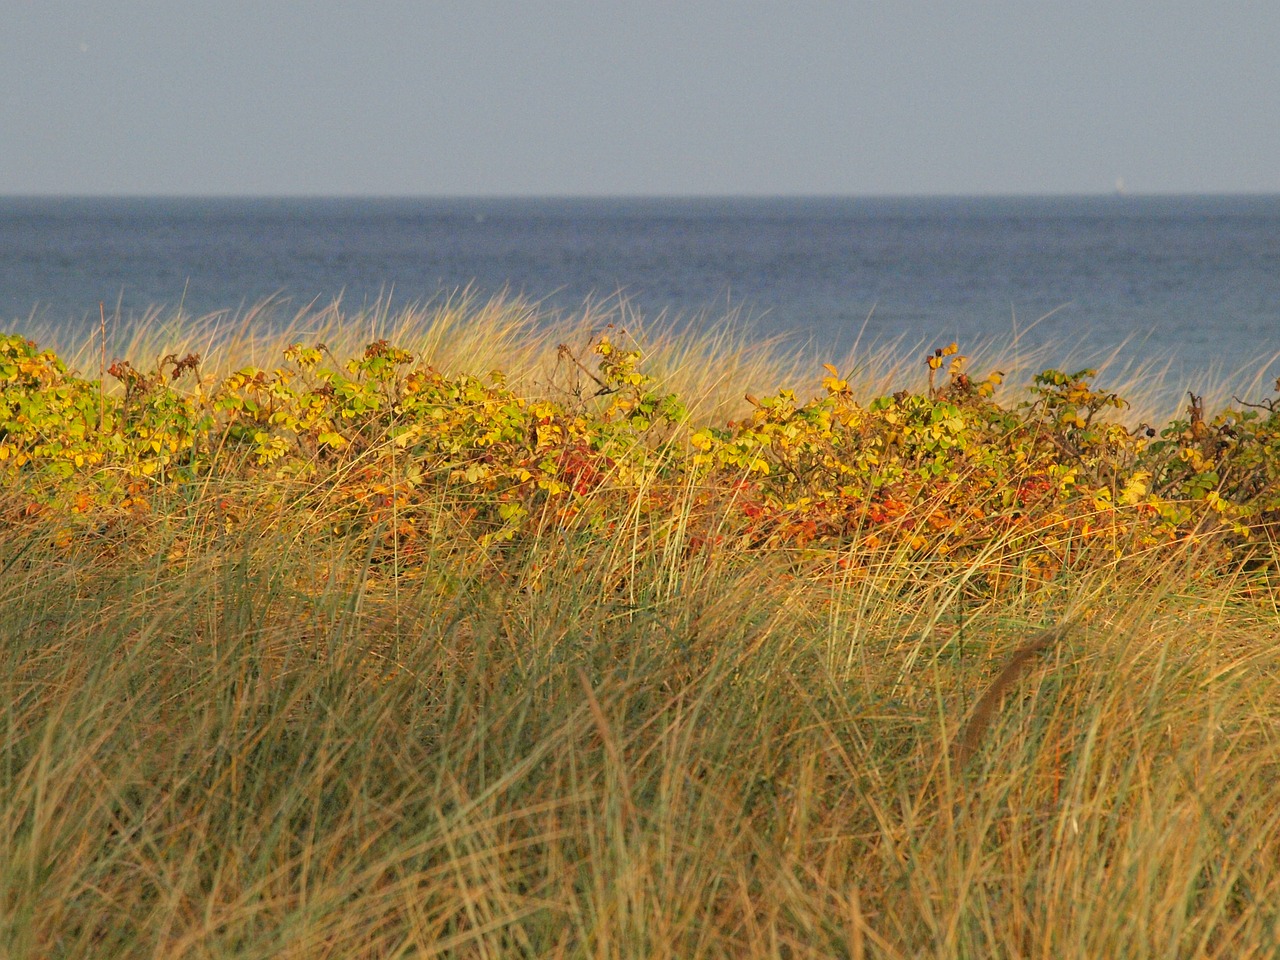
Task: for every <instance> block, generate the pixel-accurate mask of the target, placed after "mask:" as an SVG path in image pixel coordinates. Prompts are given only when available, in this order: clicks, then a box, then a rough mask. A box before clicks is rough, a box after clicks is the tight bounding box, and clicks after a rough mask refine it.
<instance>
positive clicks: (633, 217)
mask: <svg viewBox="0 0 1280 960" xmlns="http://www.w3.org/2000/svg"><path fill="white" fill-rule="evenodd" d="M462 291H467V292H469V294H470V295H471V296H473V297H480V298H488V297H490V296H496V295H507V296H521V297H524V298H527V299H529V300H532V301H536V302H537V303H538V304H539V305H540V306H541V309H542V310H543V311H544V312H545V313H546V314H547V315H548V316H551V315H555V314H557V313H560V314H572V313H574V312H576V311H580V310H582V309H583V308H584V307H585V306H587V305H591V306H592V307H593V309H597V310H600V309H604V310H607V309H609V308H610V307H611V306H612V307H617V306H618V305H619V304H625V309H626V311H627V314H628V315H629V316H631V317H633V318H637V319H638V321H639V322H641V323H643V324H648V325H652V326H655V327H656V326H662V325H674V326H678V327H686V328H693V329H697V330H711V329H715V328H717V327H719V326H722V325H725V324H732V325H734V326H736V327H737V328H738V329H739V330H742V331H745V332H746V334H747V335H748V336H750V337H760V338H773V339H777V340H779V341H781V342H782V343H783V344H785V345H788V346H795V347H799V348H806V349H811V350H812V351H814V352H815V353H817V354H819V355H829V356H831V357H833V358H835V357H844V356H847V355H848V354H849V353H850V351H855V350H856V349H865V350H873V349H877V348H884V347H896V348H903V349H918V348H921V347H923V348H931V347H933V346H935V345H936V346H941V345H945V344H946V343H949V342H951V341H958V342H960V344H961V345H962V347H965V348H966V349H967V348H968V347H969V346H970V345H973V344H986V345H991V344H1001V343H1006V344H1007V343H1016V344H1019V345H1021V346H1025V347H1027V348H1036V349H1040V350H1046V351H1048V356H1049V358H1050V359H1056V358H1057V357H1059V356H1060V357H1061V358H1062V359H1061V362H1062V363H1064V364H1065V363H1067V362H1068V361H1070V360H1073V359H1075V358H1080V357H1084V358H1089V357H1100V356H1111V357H1112V358H1113V362H1120V363H1122V364H1126V365H1129V366H1134V365H1137V366H1141V365H1142V364H1149V363H1153V362H1154V363H1157V364H1160V365H1162V366H1163V368H1164V369H1165V370H1166V372H1168V371H1172V375H1173V376H1174V377H1181V378H1184V379H1189V381H1190V382H1194V380H1195V378H1196V377H1202V376H1210V375H1213V376H1218V377H1232V376H1234V377H1239V376H1240V375H1242V374H1259V375H1262V376H1275V375H1277V374H1280V362H1277V353H1278V352H1280V196H1276V195H1267V196H1239V195H1226V196H1123V195H1115V196H1072V197H902V198H840V197H813V198H795V197H785V198H784V197H778V198H666V199H659V198H643V199H642V198H590V199H587V198H577V199H575V198H541V199H535V198H448V199H442V198H434V199H433V198H380V199H369V198H343V199H339V198H329V199H324V198H306V199H303V198H242V199H233V198H206V199H200V198H161V197H155V198H151V197H148V198H84V197H57V198H54V197H8V198H0V328H4V329H7V330H10V331H19V332H23V331H25V330H27V329H47V328H50V327H57V328H59V329H66V328H67V327H68V326H70V327H72V328H76V327H78V326H81V325H83V326H84V328H85V329H86V330H87V329H89V328H90V327H96V325H97V324H98V322H99V303H103V304H104V305H105V310H106V313H107V315H108V316H109V317H110V318H111V320H112V323H113V324H116V325H119V324H122V323H123V324H129V323H136V322H139V321H142V320H144V319H145V318H148V317H152V318H154V317H155V316H157V315H164V314H165V313H169V314H173V313H174V312H175V311H181V312H182V314H184V315H188V316H195V317H198V316H204V315H209V314H224V315H227V316H229V317H234V316H236V315H243V313H244V311H246V310H247V309H248V308H250V307H252V306H254V305H255V304H258V303H260V302H262V301H264V300H267V299H268V298H270V300H271V302H272V303H273V304H274V305H275V309H273V310H269V311H265V312H263V313H262V314H261V316H262V317H263V319H262V320H261V321H260V322H262V323H271V322H274V321H273V320H272V319H271V318H272V317H279V318H286V319H287V318H292V317H293V316H294V314H295V313H296V312H297V311H298V310H300V309H303V308H305V307H307V305H309V304H314V305H316V306H321V307H323V306H328V305H329V304H332V303H333V302H335V301H340V303H341V304H342V307H343V308H344V310H346V311H347V312H349V313H351V314H355V313H358V312H359V311H362V310H367V309H373V308H375V307H376V308H379V309H389V310H390V311H391V312H392V313H394V312H395V311H396V310H397V309H399V308H402V307H407V306H410V305H424V304H426V305H429V304H431V303H439V302H443V301H444V300H447V299H448V298H450V297H455V298H456V297H457V296H458V295H459V294H460V293H461V292H462ZM1116 358H1118V361H1117V360H1116Z"/></svg>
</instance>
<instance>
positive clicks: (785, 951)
mask: <svg viewBox="0 0 1280 960" xmlns="http://www.w3.org/2000/svg"><path fill="white" fill-rule="evenodd" d="M264 309H265V308H264ZM253 318H254V315H253V314H252V313H247V314H246V315H245V316H244V317H242V318H240V322H239V323H238V324H233V325H232V329H230V330H228V329H227V328H226V318H208V319H206V320H204V321H198V320H191V321H184V322H183V323H181V324H179V325H177V326H172V325H171V326H170V327H168V328H166V327H165V326H164V325H163V323H158V324H157V325H153V326H151V327H149V328H146V329H142V330H139V331H137V332H134V333H130V334H129V335H128V336H129V342H128V343H123V342H122V343H118V344H114V345H111V350H110V351H109V352H112V353H117V354H119V355H122V356H123V355H129V356H132V357H136V358H140V359H146V358H147V357H148V356H150V355H152V354H154V355H155V356H160V355H163V354H166V353H179V354H181V353H183V352H185V351H187V350H196V351H199V352H201V353H204V354H206V355H207V356H208V360H207V361H206V363H207V364H208V365H209V367H210V368H211V369H217V370H221V371H228V370H231V369H234V368H235V367H237V366H239V365H242V364H245V363H249V362H257V363H264V364H265V363H267V362H268V358H270V357H272V356H273V355H277V354H278V352H279V348H280V347H281V346H282V345H283V344H285V343H288V342H290V341H291V340H294V339H299V338H301V336H302V335H303V334H304V333H305V334H306V336H307V338H309V339H322V340H324V341H325V342H327V343H328V344H329V345H330V346H331V348H332V349H333V350H334V352H335V353H338V354H341V353H343V352H344V351H346V352H350V351H351V350H352V349H354V348H355V347H357V346H359V345H363V344H364V343H366V342H368V341H369V340H372V339H380V338H384V337H385V338H387V339H389V340H392V341H393V342H396V343H397V344H398V345H401V346H403V347H405V348H406V349H409V350H411V351H413V352H414V353H416V354H418V355H420V356H424V357H427V358H429V359H430V361H431V362H432V363H433V364H435V365H436V366H438V367H439V368H441V369H454V370H468V371H471V372H478V373H483V372H486V371H488V370H490V369H493V368H500V369H502V370H503V371H504V372H506V373H507V375H508V377H509V378H510V380H511V381H512V382H515V383H519V384H520V385H521V389H522V390H523V391H525V392H527V393H528V394H529V395H536V394H538V393H539V392H545V393H547V394H552V393H554V392H555V391H558V390H564V389H566V384H567V383H568V382H569V377H570V376H571V374H572V371H571V370H569V369H567V368H566V365H565V361H564V358H563V357H562V356H561V354H560V353H559V351H558V346H559V345H560V344H561V343H568V344H574V343H579V342H582V340H583V338H584V337H585V336H586V335H587V333H588V331H589V330H591V329H594V328H596V327H598V326H599V325H600V324H601V323H607V322H613V323H615V325H617V326H618V327H625V328H627V329H628V330H631V331H633V332H634V334H635V335H636V336H638V337H642V339H643V340H644V342H645V343H646V346H647V349H648V350H649V352H650V354H651V356H650V362H651V364H652V366H653V369H655V370H656V371H658V372H659V373H660V375H661V376H662V378H663V379H664V382H666V383H668V384H669V385H670V386H671V388H672V389H675V390H677V391H678V392H680V393H681V394H682V395H683V396H685V397H688V398H690V399H691V400H692V401H693V403H692V407H693V416H694V417H695V418H705V419H707V420H714V419H717V418H721V419H723V418H725V417H731V416H734V415H736V413H735V412H737V411H741V410H742V409H743V404H744V403H745V401H744V400H743V399H742V398H743V396H744V395H745V394H746V393H748V392H751V391H757V392H763V391H768V390H770V389H776V388H778V387H780V386H791V387H794V388H796V389H797V392H803V391H804V389H805V388H806V384H807V383H812V384H813V385H816V382H817V380H818V378H819V377H820V376H821V374H820V373H817V372H816V371H815V370H814V368H813V367H814V362H815V360H816V361H818V362H821V361H822V360H830V361H831V362H833V363H836V364H840V365H841V367H840V368H841V370H842V372H843V371H844V370H850V371H852V376H851V381H852V383H853V388H854V390H855V392H857V393H858V394H859V395H860V396H864V397H866V398H868V399H869V398H870V397H871V396H873V395H876V394H877V393H881V392H885V391H886V390H892V389H899V388H903V387H909V386H917V387H918V386H919V383H920V382H922V380H923V369H922V368H921V369H919V370H917V369H916V367H917V365H918V357H914V354H912V356H907V353H908V352H909V351H899V352H898V353H895V352H894V350H892V349H888V348H886V349H885V350H884V351H882V352H880V353H878V354H876V353H872V354H869V355H858V354H855V355H854V356H852V357H849V358H826V357H813V356H811V355H809V353H807V352H806V351H802V350H791V351H789V352H788V351H782V350H781V349H780V348H779V347H778V346H777V345H768V344H766V345H763V346H762V345H758V344H754V343H752V342H751V341H749V340H748V339H746V338H745V337H740V336H737V335H735V334H733V333H727V334H723V335H716V334H703V335H696V334H684V335H679V334H669V335H666V336H663V335H662V334H661V333H660V332H658V333H654V332H649V333H647V334H643V335H642V334H641V333H640V331H639V329H638V324H637V323H636V318H632V317H629V316H626V315H625V311H623V312H622V313H621V314H619V313H617V312H614V313H606V314H604V315H597V314H593V313H591V312H589V311H588V312H585V313H584V314H581V315H577V316H572V317H567V318H562V319H560V320H559V321H558V322H548V320H547V318H546V317H544V316H543V315H541V314H540V313H539V312H538V310H537V309H536V308H535V307H533V306H531V305H528V304H524V303H521V302H520V301H518V300H503V301H495V302H488V303H482V302H476V301H471V300H467V299H465V298H463V299H462V300H458V301H454V302H447V303H443V304H439V305H435V306H429V307H423V308H416V309H409V310H405V311H402V312H398V313H392V312H390V311H388V310H374V311H371V312H369V313H366V314H360V315H357V316H349V315H346V314H343V313H342V312H341V311H340V310H338V309H331V310H319V311H314V312H307V313H303V314H299V315H296V316H295V317H293V318H291V319H289V320H288V322H287V324H285V325H284V326H283V328H276V329H275V332H272V333H267V334H257V333H255V332H254V331H255V329H256V328H255V325H254V322H253ZM219 324H221V326H219ZM23 332H24V333H27V331H23ZM28 335H31V336H34V337H36V338H37V339H42V340H43V339H44V337H45V336H49V337H51V338H53V339H55V340H56V339H57V337H59V336H63V334H61V333H59V332H57V331H44V332H42V331H32V332H29V333H28ZM57 346H58V347H59V349H60V350H61V351H62V352H63V353H64V355H65V356H68V357H71V358H72V361H73V363H74V365H76V366H77V367H79V368H80V369H81V370H82V371H84V372H86V373H88V374H89V375H95V374H96V370H97V367H98V365H99V363H100V360H99V356H100V352H101V351H100V346H99V345H98V344H97V343H95V342H94V341H93V339H92V336H89V337H86V338H84V339H83V342H73V340H72V339H64V340H62V342H59V343H57ZM108 359H110V358H109V357H108ZM1067 359H1069V358H1067ZM1104 359H1105V358H1104ZM1015 361H1017V362H1018V363H1021V364H1023V369H1038V366H1043V365H1049V364H1051V363H1059V364H1061V365H1064V366H1065V365H1067V360H1066V359H1063V358H1054V357H1045V356H1043V355H1040V354H1035V355H1032V356H1030V357H1026V356H1022V355H1021V352H1020V351H1018V350H1017V349H1016V345H1013V346H1005V347H1000V346H999V345H995V346H991V347H988V348H986V350H985V352H979V353H977V354H976V355H975V358H974V361H973V363H974V368H975V369H976V370H984V369H985V368H988V367H991V368H996V367H1000V368H1005V369H1006V372H1007V373H1008V374H1009V377H1008V382H1009V383H1011V384H1013V383H1019V382H1025V380H1026V378H1025V377H1022V378H1019V377H1018V375H1017V374H1018V371H1017V370H1016V369H1014V366H1015ZM1077 365H1079V366H1085V365H1089V358H1084V359H1083V360H1082V362H1080V363H1078V364H1077ZM1126 375H1127V377H1128V379H1127V380H1121V381H1120V382H1116V381H1107V382H1106V385H1107V387H1108V389H1112V390H1115V391H1116V392H1118V393H1120V394H1121V395H1122V396H1127V397H1129V398H1130V399H1131V400H1132V401H1133V404H1134V409H1133V410H1131V411H1130V412H1129V413H1128V414H1127V415H1129V416H1133V417H1136V418H1150V419H1152V420H1156V419H1159V418H1160V417H1161V416H1162V415H1163V414H1165V413H1167V412H1168V411H1167V410H1166V409H1165V408H1164V407H1162V406H1161V404H1165V405H1168V404H1171V403H1176V402H1178V401H1179V398H1178V397H1177V396H1173V398H1172V399H1170V394H1176V393H1177V392H1178V391H1180V390H1182V389H1184V388H1187V389H1196V391H1197V392H1205V391H1206V390H1207V389H1208V388H1207V387H1196V386H1194V385H1181V384H1179V385H1176V387H1171V385H1170V384H1168V383H1165V382H1160V379H1159V373H1158V369H1146V370H1138V371H1128V372H1127V374H1126ZM1105 378H1106V371H1105V370H1104V373H1103V379H1104V380H1105ZM1010 389H1014V388H1013V387H1010ZM1220 389H1223V390H1225V391H1227V392H1228V393H1227V395H1229V393H1230V392H1236V391H1239V390H1242V389H1244V386H1243V385H1242V384H1240V383H1229V384H1224V385H1222V387H1221V388H1220ZM606 493H607V491H606ZM192 495H193V496H203V497H217V496H218V490H217V489H216V488H213V487H206V488H205V489H203V491H201V492H199V493H196V494H192ZM602 495H605V494H602ZM0 496H3V494H0ZM692 497H693V491H690V502H692ZM172 506H173V508H172V509H171V510H168V511H165V512H163V513H157V514H156V515H154V516H153V517H152V518H151V519H150V520H149V522H148V525H147V526H146V530H145V536H142V537H136V538H132V539H131V540H130V541H129V542H128V543H127V544H126V545H124V546H123V547H121V548H120V549H116V550H112V551H110V552H107V553H104V552H103V551H102V550H101V549H100V548H96V547H95V548H94V549H92V550H90V549H85V550H82V551H77V550H74V549H73V550H68V549H66V547H65V545H64V544H60V543H59V542H57V538H56V536H55V534H54V532H53V531H52V530H51V529H46V527H45V526H43V525H42V524H41V522H40V520H39V518H33V519H31V520H30V521H29V522H22V523H18V522H15V523H12V524H9V525H6V526H4V527H2V528H0V637H3V638H4V641H3V643H2V644H0V658H2V660H3V662H0V683H2V684H3V709H2V711H0V819H2V820H3V823H0V952H2V953H4V954H5V955H7V956H13V957H107V956H110V957H134V956H137V957H142V956H147V957H210V958H212V957H232V956H235V957H264V958H266V957H271V958H277V957H307V958H312V957H343V958H346V957H432V956H440V957H511V956H526V957H637V958H640V957H643V958H657V957H671V958H696V957H793V958H798V957H815V958H817V957H822V958H829V957H850V958H861V957H922V956H924V957H1027V956H1044V957H1055V958H1056V957H1080V958H1085V957H1088V958H1096V957H1147V956H1152V957H1154V956H1162V957H1183V956H1185V957H1196V956H1223V957H1235V956H1274V955H1277V953H1280V917H1278V916H1277V907H1276V904H1280V810H1278V809H1277V806H1276V804H1275V803H1274V800H1273V797H1274V795H1275V792H1276V790H1277V788H1278V787H1280V776H1278V775H1280V699H1278V698H1277V697H1276V696H1275V690H1276V684H1277V680H1280V649H1278V647H1277V643H1276V639H1277V626H1278V625H1280V611H1278V610H1277V607H1276V594H1275V591H1274V585H1273V584H1271V583H1270V582H1269V581H1268V580H1266V579H1265V578H1261V579H1260V578H1259V577H1257V576H1255V575H1253V574H1252V573H1249V572H1246V571H1243V570H1241V571H1236V572H1228V573H1226V574H1216V573H1215V574H1214V575H1209V574H1207V573H1206V568H1205V565H1204V564H1203V563H1202V562H1201V557H1200V556H1199V554H1198V552H1197V551H1198V550H1199V549H1200V548H1199V547H1197V546H1196V545H1195V544H1194V543H1191V542H1189V543H1188V544H1187V546H1186V547H1185V548H1184V549H1183V550H1181V551H1179V552H1176V553H1167V554H1165V555H1163V556H1161V557H1159V558H1155V557H1145V556H1121V557H1115V556H1114V555H1109V556H1108V557H1106V558H1100V559H1097V560H1096V562H1090V563H1087V564H1081V565H1079V566H1077V567H1075V568H1073V569H1072V570H1071V572H1070V573H1069V575H1065V576H1063V577H1059V578H1056V579H1054V580H1052V581H1050V582H1045V581H1043V580H1040V579H1037V578H1036V577H1035V576H1033V575H1031V574H1030V573H1027V572H1026V571H1020V570H1019V569H1018V561H1019V558H1018V557H1017V555H1016V553H1015V554H1013V555H1012V556H1011V557H1010V559H1009V561H1008V562H1009V564H1010V584H1011V585H1010V586H1009V587H1008V588H1007V589H1005V590H1004V591H1002V592H1000V593H999V594H998V595H991V594H986V593H980V592H978V591H976V590H974V589H973V588H972V584H971V582H970V579H969V573H970V571H968V570H967V569H966V568H964V567H963V566H961V567H958V568H957V567H956V566H955V565H951V566H948V567H946V568H942V567H935V566H931V565H930V563H928V562H927V561H920V560H919V559H917V558H913V557H910V556H907V555H904V554H903V553H901V552H895V551H893V550H891V549H888V548H886V549H885V550H884V551H883V552H881V553H879V554H867V555H860V556H859V557H857V558H852V557H842V555H841V554H840V551H839V549H838V548H836V549H834V550H832V551H829V552H827V553H825V554H820V553H812V552H800V551H791V550H772V551H739V550H729V549H716V548H715V547H714V546H713V545H708V544H706V543H702V544H699V545H697V546H696V548H695V545H694V544H693V542H692V539H691V537H688V538H686V536H685V534H684V533H683V530H684V527H683V525H682V524H683V521H684V520H685V519H686V516H685V513H683V512H682V511H686V510H687V509H688V508H687V507H683V508H682V507H681V506H680V505H679V504H677V505H676V506H675V507H673V510H672V515H671V517H670V523H669V526H667V527H665V528H664V529H663V530H661V531H660V533H661V535H660V536H659V535H658V533H656V532H655V531H654V529H653V528H652V527H651V526H649V525H642V524H640V523H639V522H638V520H637V519H636V517H635V516H634V515H633V514H631V513H629V512H628V511H627V510H626V509H625V508H623V507H620V508H618V509H617V512H616V516H615V518H614V519H615V520H616V526H615V528H614V530H613V531H612V532H611V533H610V534H608V535H605V534H599V533H593V532H591V530H590V529H588V528H586V527H585V526H584V527H582V528H575V527H572V526H569V527H565V526H564V525H552V524H548V525H547V526H546V528H545V531H543V532H541V533H539V535H538V536H536V537H534V538H532V539H530V540H528V541H522V542H520V543H519V544H518V545H517V546H515V547H513V548H512V549H511V550H509V551H506V552H505V553H502V554H500V555H499V556H498V557H497V558H496V559H490V560H488V561H487V562H485V563H476V562H475V559H474V557H475V554H474V553H473V552H471V551H468V550H465V549H459V544H458V532H457V527H456V526H455V525H452V524H451V522H450V516H449V510H450V509H451V507H450V505H449V504H448V503H444V502H442V503H441V505H440V509H439V511H438V514H437V522H436V523H434V524H433V525H432V526H431V527H430V528H429V540H428V543H427V547H426V549H425V550H424V551H423V555H424V556H425V557H426V559H425V560H424V561H422V562H421V564H420V565H419V566H417V567H415V568H414V569H399V568H393V569H388V565H387V564H385V563H381V562H379V561H378V558H375V557H374V556H373V555H372V554H371V553H370V552H369V551H368V550H367V549H366V548H365V547H364V546H363V545H361V544H360V543H357V542H356V541H355V540H351V541H349V542H344V541H341V540H337V541H317V540H315V539H313V538H311V537H309V536H308V533H307V531H308V530H309V529H311V525H312V524H313V523H314V518H306V517H299V516H293V515H290V514H289V513H288V512H287V511H282V512H280V513H277V514H274V515H271V516H262V517H257V518H254V521H253V522H251V523H244V524H241V525H238V526H235V527H210V526H208V525H207V524H206V523H204V521H203V520H199V519H196V518H199V517H202V516H204V512H203V511H200V510H196V509H183V507H182V504H181V502H180V501H179V500H178V499H176V498H175V499H174V500H173V501H172ZM188 507H190V505H188ZM842 560H848V561H850V562H841V561H842ZM855 560H856V562H853V561H855ZM1046 630H1050V631H1052V637H1053V641H1052V642H1048V643H1045V644H1043V648H1042V649H1040V650H1039V651H1038V652H1036V653H1035V655H1034V656H1029V657H1028V658H1027V662H1026V663H1025V664H1023V665H1022V668H1021V670H1019V671H1018V672H1017V675H1016V676H1012V677H1011V678H1010V679H1009V683H1008V686H1007V689H1005V690H1004V691H1003V695H1002V696H1000V697H998V698H995V699H994V701H992V702H993V703H994V706H993V709H992V716H991V717H990V721H989V723H988V724H987V725H986V726H985V728H984V729H983V730H982V731H981V734H982V735H981V737H980V738H977V739H976V740H975V742H974V744H973V746H972V749H971V750H967V751H965V752H966V753H970V754H971V755H970V756H967V757H965V758H963V759H965V760H966V761H967V762H964V763H960V762H958V760H957V757H956V755H955V754H953V752H952V747H953V744H955V742H956V739H957V737H958V736H959V735H960V734H961V730H962V728H963V726H964V724H965V722H966V720H967V719H968V718H969V717H970V715H971V712H972V711H973V709H974V708H975V706H976V705H977V704H979V702H980V701H981V700H982V698H983V693H984V691H986V690H988V689H989V688H990V685H991V684H992V682H993V681H994V680H995V679H996V678H997V677H998V676H999V675H1000V674H1001V671H1002V670H1003V669H1004V667H1005V665H1006V663H1008V661H1009V659H1010V657H1011V655H1012V654H1013V653H1014V651H1016V650H1017V649H1019V648H1020V647H1022V646H1024V645H1025V644H1026V643H1027V642H1028V641H1029V640H1030V639H1031V638H1033V637H1035V636H1037V635H1040V634H1041V633H1042V632H1043V631H1046Z"/></svg>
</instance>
